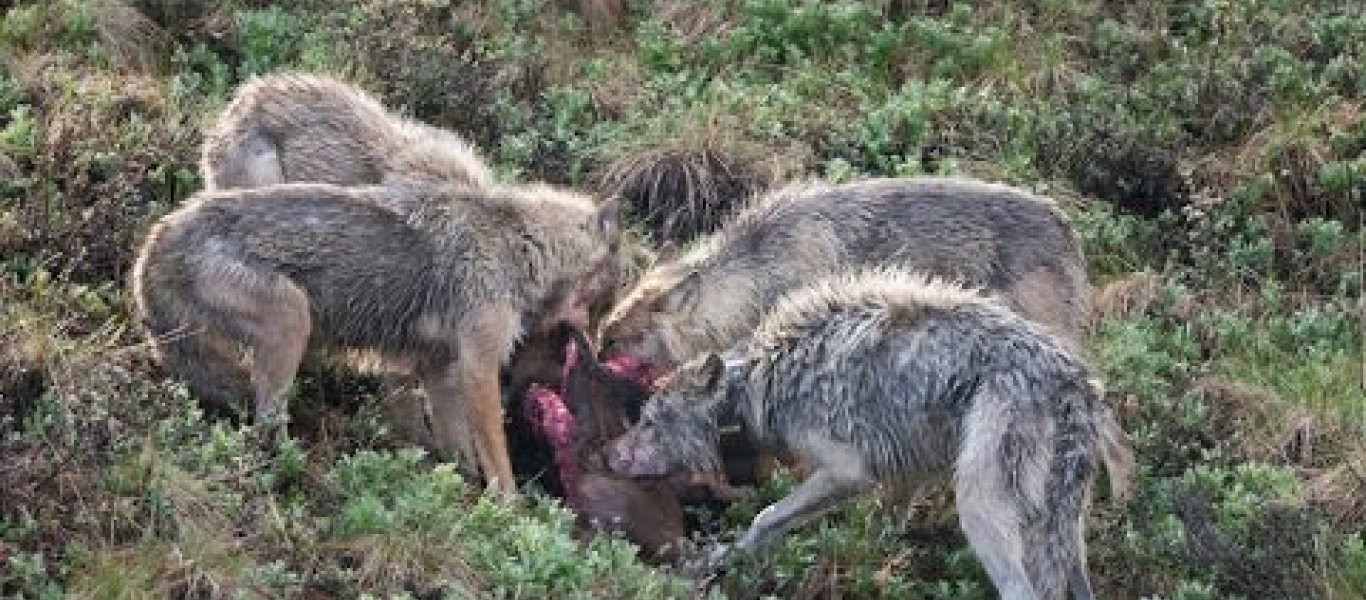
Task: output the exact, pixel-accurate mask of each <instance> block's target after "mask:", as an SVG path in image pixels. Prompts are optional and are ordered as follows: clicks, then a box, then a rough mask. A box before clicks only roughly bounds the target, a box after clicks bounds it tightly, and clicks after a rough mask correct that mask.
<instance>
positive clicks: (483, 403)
mask: <svg viewBox="0 0 1366 600" xmlns="http://www.w3.org/2000/svg"><path fill="white" fill-rule="evenodd" d="M463 325H464V326H463V327H461V329H460V331H459V341H458V342H457V348H456V356H457V357H458V362H457V363H456V364H453V365H449V366H448V367H447V368H446V369H445V370H443V372H442V373H441V376H440V377H437V378H435V381H433V383H434V384H435V387H433V388H429V390H430V391H429V393H428V399H429V401H430V403H431V408H432V420H433V423H432V428H433V430H434V433H435V434H436V436H437V443H438V444H440V445H441V447H442V448H443V449H444V450H445V451H446V452H462V453H465V452H469V449H470V444H471V442H472V445H473V454H474V455H475V456H476V457H477V459H478V464H479V469H480V471H481V472H482V473H483V475H484V478H485V480H486V482H487V483H488V484H490V485H492V486H494V488H495V489H497V490H498V491H499V492H501V493H503V494H505V495H512V494H514V493H516V490H517V488H516V483H515V482H514V481H513V478H512V462H511V460H510V459H509V457H508V448H507V437H506V433H505V432H504V430H503V397H502V393H501V390H500V386H499V384H498V374H499V373H498V372H499V368H500V367H501V366H502V364H503V362H504V361H505V360H506V359H507V357H508V355H510V354H511V353H512V347H513V344H514V343H515V342H516V341H517V335H518V333H519V326H520V318H519V316H518V314H517V312H516V311H514V310H512V309H510V308H508V307H506V306H493V307H488V308H485V309H483V310H481V311H479V312H478V313H477V314H475V315H472V317H471V318H469V319H467V320H466V321H465V323H464V324H463ZM462 407H463V410H462ZM462 428H463V429H462ZM471 434H472V435H471ZM466 455H468V454H466Z"/></svg>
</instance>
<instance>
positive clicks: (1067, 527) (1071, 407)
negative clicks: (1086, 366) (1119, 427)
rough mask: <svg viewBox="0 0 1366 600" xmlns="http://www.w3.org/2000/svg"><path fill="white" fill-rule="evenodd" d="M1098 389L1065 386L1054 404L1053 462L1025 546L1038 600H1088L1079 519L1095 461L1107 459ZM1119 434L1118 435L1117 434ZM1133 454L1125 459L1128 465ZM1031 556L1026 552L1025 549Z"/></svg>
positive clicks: (1105, 417) (1107, 418) (1106, 417)
mask: <svg viewBox="0 0 1366 600" xmlns="http://www.w3.org/2000/svg"><path fill="white" fill-rule="evenodd" d="M1099 392H1100V388H1099V387H1098V386H1097V385H1096V383H1095V382H1094V381H1089V382H1086V383H1084V384H1081V385H1075V386H1068V387H1067V388H1065V389H1063V390H1060V394H1059V397H1058V398H1057V399H1056V402H1057V404H1056V406H1057V407H1059V408H1058V411H1059V412H1058V413H1057V414H1058V416H1057V418H1056V419H1055V421H1054V423H1055V427H1056V430H1055V431H1054V434H1053V462H1052V464H1051V465H1050V466H1049V475H1048V484H1047V486H1045V489H1046V490H1047V491H1046V494H1047V500H1046V507H1047V508H1046V511H1045V517H1044V523H1043V526H1042V527H1041V528H1037V529H1035V530H1034V531H1033V532H1031V534H1032V535H1031V537H1035V538H1036V539H1034V540H1029V541H1027V542H1026V545H1025V547H1026V548H1029V549H1032V551H1033V552H1037V556H1036V557H1034V559H1032V560H1026V563H1025V564H1026V565H1027V566H1028V568H1030V578H1031V580H1033V582H1034V585H1035V588H1036V589H1037V590H1038V592H1039V594H1040V596H1041V597H1042V598H1049V599H1052V598H1060V597H1062V596H1063V590H1064V589H1066V590H1068V591H1070V592H1071V594H1070V595H1071V597H1072V598H1073V600H1091V599H1092V598H1093V597H1094V596H1093V594H1092V592H1091V584H1090V578H1089V577H1088V575H1087V572H1086V541H1085V534H1084V530H1083V524H1082V520H1083V519H1084V518H1085V517H1086V512H1087V506H1088V505H1089V504H1090V496H1091V492H1090V490H1091V482H1092V481H1093V480H1094V479H1095V470H1096V460H1095V458H1096V456H1097V455H1098V454H1099V455H1100V456H1101V457H1102V460H1105V461H1107V468H1109V467H1108V461H1109V460H1110V458H1111V457H1110V456H1109V455H1108V454H1107V453H1106V449H1105V446H1106V442H1107V439H1106V436H1107V435H1108V434H1109V432H1108V431H1107V427H1108V426H1109V425H1110V424H1113V423H1114V419H1113V415H1112V414H1111V413H1110V412H1109V410H1108V409H1106V408H1100V409H1098V410H1093V409H1092V408H1091V407H1103V406H1104V405H1103V404H1102V400H1101V398H1100V397H1099ZM1121 433H1122V432H1121ZM1132 458H1133V457H1132V455H1130V456H1129V459H1130V460H1132ZM1026 552H1030V550H1026Z"/></svg>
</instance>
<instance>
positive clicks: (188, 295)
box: [130, 73, 1134, 600]
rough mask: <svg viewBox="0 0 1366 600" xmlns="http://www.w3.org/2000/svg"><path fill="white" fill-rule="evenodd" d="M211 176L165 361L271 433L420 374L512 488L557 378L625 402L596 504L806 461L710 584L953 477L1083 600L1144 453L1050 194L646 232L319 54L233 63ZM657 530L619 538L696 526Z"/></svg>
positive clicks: (165, 280)
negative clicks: (1115, 508) (377, 375)
mask: <svg viewBox="0 0 1366 600" xmlns="http://www.w3.org/2000/svg"><path fill="white" fill-rule="evenodd" d="M200 169H201V172H202V176H203V180H204V183H205V189H203V190H202V191H200V192H198V193H196V194H195V195H193V196H192V197H191V198H189V199H187V200H186V201H185V202H184V203H183V204H181V205H180V206H179V207H177V208H176V209H175V210H173V211H172V212H170V213H169V214H167V215H165V216H164V217H162V218H161V219H160V220H159V221H158V222H156V223H155V224H154V225H153V226H152V227H151V229H150V231H149V232H148V233H147V235H146V236H145V238H144V239H143V241H142V243H141V247H140V249H139V252H138V254H137V259H136V262H135V264H134V267H133V269H132V272H131V277H130V279H131V281H130V286H131V290H132V294H131V298H132V303H133V310H134V312H135V314H136V315H137V317H138V319H139V322H140V324H141V326H142V327H143V328H144V329H145V331H146V334H147V336H148V338H149V340H150V342H151V344H152V345H153V347H154V348H155V350H156V353H157V355H158V357H159V360H160V362H161V364H162V365H163V366H164V368H165V370H166V371H167V372H168V374H169V375H171V376H173V377H175V378H177V379H179V380H181V381H183V382H184V383H185V384H186V385H187V386H188V388H189V389H190V391H191V393H192V395H193V396H194V397H195V398H196V399H197V400H198V401H199V402H200V403H201V405H203V406H204V407H205V408H206V410H209V411H211V412H214V413H219V414H223V415H226V416H229V417H231V416H233V415H238V416H239V417H240V418H245V419H246V420H249V421H250V422H251V423H252V424H253V425H254V427H255V430H256V431H259V432H263V433H265V438H264V439H265V440H267V443H278V442H279V441H280V440H281V439H282V438H283V437H284V436H285V435H287V429H286V426H287V424H288V421H289V410H288V406H287V399H288V398H289V396H290V395H291V382H293V380H294V379H295V378H296V376H297V375H298V374H299V369H300V366H301V364H303V363H304V362H305V361H312V360H337V359H340V360H345V361H350V362H352V363H356V364H363V365H365V366H366V367H368V368H371V369H375V370H378V371H380V372H382V373H386V374H389V375H387V376H388V377H393V378H394V381H409V380H411V381H412V382H414V383H415V385H416V387H417V388H418V389H420V395H419V396H418V402H419V403H420V410H418V411H416V413H417V414H419V415H420V417H421V420H422V422H423V425H424V426H425V428H426V429H425V430H426V431H427V432H428V434H429V437H428V438H427V439H426V443H429V444H430V445H431V446H433V449H434V450H435V451H436V452H437V453H438V454H439V456H441V457H442V458H443V459H447V460H451V461H454V462H456V463H457V464H459V465H461V466H462V468H464V469H466V470H467V471H468V472H469V473H470V474H472V475H475V476H478V477H480V478H482V480H483V481H484V482H485V484H486V485H487V486H488V487H489V488H490V489H491V490H492V491H493V492H494V493H498V494H502V495H505V496H513V495H515V494H517V491H518V487H517V486H518V483H517V479H516V476H515V474H514V468H513V464H514V462H515V461H516V460H517V458H518V456H517V455H518V454H519V453H521V452H523V447H522V445H521V444H516V443H513V444H510V443H509V437H508V433H507V427H506V425H507V423H508V422H509V421H511V420H516V419H518V418H519V415H518V414H517V411H515V410H511V409H510V408H509V407H508V406H505V403H507V401H508V398H509V397H515V396H516V395H517V394H519V393H523V392H525V391H526V390H527V388H528V387H529V386H530V387H532V388H536V387H537V386H538V385H544V386H558V387H557V388H556V389H558V390H561V391H563V392H564V393H565V394H566V396H568V397H570V398H575V399H577V401H576V402H571V403H570V405H569V409H570V410H569V413H571V414H570V415H569V416H570V417H572V418H574V419H576V420H577V421H578V422H580V423H587V422H602V418H601V417H602V415H603V414H608V413H610V414H611V415H613V416H614V419H615V420H613V421H612V422H613V423H614V424H613V425H612V426H611V427H608V428H606V429H603V428H602V427H599V428H598V429H595V430H594V432H595V433H596V435H587V434H583V433H582V432H583V431H584V429H579V430H576V431H579V432H580V433H579V434H576V435H577V437H576V440H577V441H576V442H575V443H576V444H577V445H578V446H579V448H578V450H579V451H581V452H580V455H579V456H588V455H591V456H592V457H593V459H592V460H586V459H585V460H581V461H579V462H578V463H575V464H577V465H578V466H577V467H575V468H577V469H578V470H579V473H578V476H576V478H575V481H576V484H575V485H577V486H578V487H577V490H578V492H579V493H577V494H576V495H575V497H576V498H577V504H574V505H573V507H574V508H575V510H578V511H580V512H582V513H587V514H597V515H599V516H605V520H610V518H606V517H610V516H611V515H613V514H617V515H619V516H620V515H628V514H630V510H629V509H630V506H629V505H631V504H632V503H636V504H639V505H640V506H644V507H646V509H645V510H642V511H637V512H643V513H647V514H648V515H649V516H650V517H651V518H653V519H655V521H658V519H659V518H660V515H661V514H666V515H673V514H675V513H677V512H678V511H677V509H676V504H677V502H678V498H683V497H685V496H687V495H688V494H687V493H685V492H687V491H688V490H689V489H691V490H693V491H696V490H697V489H703V490H704V491H703V492H701V495H703V496H708V495H709V496H710V497H711V498H712V499H717V498H720V499H723V500H729V499H733V498H735V497H738V496H740V495H742V492H737V491H736V490H737V488H736V487H735V486H732V485H731V484H732V483H734V481H733V480H734V479H736V478H735V477H733V476H728V472H730V471H733V468H731V467H732V463H733V462H734V460H733V459H734V455H735V454H736V453H737V452H740V453H742V454H744V455H746V456H745V457H744V458H746V459H748V460H750V464H764V465H772V464H782V465H784V466H786V467H789V468H791V469H793V470H795V471H796V472H798V473H800V474H801V476H802V478H801V481H800V483H799V484H797V485H796V486H795V488H794V489H793V490H792V491H791V493H789V494H788V495H787V496H786V497H784V498H782V499H781V500H779V501H777V502H775V503H773V504H772V505H770V506H768V507H766V508H764V509H763V510H762V511H760V512H759V513H758V515H757V516H755V517H754V519H753V521H752V523H751V524H750V526H749V527H748V529H747V530H746V531H744V532H743V533H741V534H740V535H739V536H738V537H737V538H736V539H735V541H734V542H733V543H731V544H728V545H725V544H712V545H711V546H710V547H709V548H706V549H705V550H704V551H703V552H702V553H701V557H700V560H699V562H700V563H701V566H702V569H701V570H702V572H703V573H704V574H712V573H716V572H719V571H721V570H723V569H725V568H726V566H727V565H728V564H730V563H731V562H732V561H733V560H734V559H735V557H737V556H739V555H743V554H750V553H756V552H760V551H761V550H762V549H763V548H764V547H765V546H766V545H767V544H770V543H772V542H773V541H774V540H775V539H778V538H779V537H781V536H782V535H783V534H784V533H786V532H788V531H790V530H791V529H793V528H795V527H799V526H801V525H802V524H804V523H807V522H809V521H811V520H812V519H814V518H816V517H818V516H820V515H822V514H825V513H826V512H828V511H830V510H831V509H833V508H835V507H838V506H840V505H841V504H842V503H844V502H846V501H848V500H851V499H853V498H855V497H858V496H861V495H865V494H871V493H881V492H884V491H889V492H892V494H891V495H889V496H888V497H892V498H902V499H913V498H918V497H923V495H924V494H925V493H927V492H930V491H933V490H935V489H947V490H949V491H951V492H952V498H953V505H954V509H955V510H956V512H957V515H958V521H959V525H960V526H961V528H962V532H963V534H964V536H965V537H966V538H967V541H968V543H969V544H970V546H971V548H972V550H973V551H974V552H975V554H976V556H977V557H978V559H979V560H980V561H981V563H982V564H983V566H984V567H985V570H986V573H987V575H988V576H989V578H990V579H991V581H992V583H993V584H994V586H995V588H996V590H997V591H998V593H999V595H1000V597H1001V598H1004V599H1008V600H1025V599H1054V598H1062V597H1067V596H1070V597H1071V598H1075V599H1083V598H1092V597H1093V592H1092V588H1091V584H1090V582H1089V577H1088V575H1087V567H1086V549H1085V534H1084V526H1085V519H1086V515H1087V512H1088V507H1089V505H1090V500H1091V486H1092V483H1093V481H1095V480H1096V479H1097V477H1098V476H1099V475H1100V471H1101V470H1102V468H1103V469H1104V471H1105V473H1106V476H1107V479H1108V481H1109V487H1110V496H1111V499H1112V500H1115V501H1123V499H1124V498H1125V497H1126V495H1127V490H1126V486H1127V482H1128V480H1129V478H1130V477H1131V475H1132V472H1133V470H1134V457H1133V454H1132V451H1131V450H1130V448H1129V444H1128V441H1127V436H1126V435H1125V433H1124V432H1123V431H1122V430H1121V428H1120V425H1119V421H1118V419H1117V418H1116V415H1115V414H1114V412H1113V410H1112V409H1111V408H1110V407H1109V406H1108V405H1107V404H1106V401H1105V398H1104V394H1103V390H1102V384H1101V382H1100V381H1099V378H1098V376H1097V374H1096V372H1095V370H1094V369H1093V368H1092V367H1090V366H1088V364H1087V361H1086V359H1085V357H1084V353H1083V340H1084V336H1085V333H1086V331H1085V329H1086V326H1087V322H1088V314H1087V313H1088V304H1089V302H1088V300H1089V295H1090V289H1091V288H1090V285H1089V283H1088V281H1087V277H1086V271H1085V260H1084V255H1083V251H1082V248H1081V245H1080V243H1079V241H1078V239H1077V236H1076V234H1075V233H1074V232H1073V230H1072V228H1071V226H1070V225H1069V224H1068V220H1067V218H1066V216H1065V215H1064V213H1063V212H1062V211H1061V210H1060V209H1059V207H1058V206H1057V205H1056V204H1055V203H1054V202H1053V201H1051V200H1050V199H1047V198H1044V197H1041V196H1037V195H1035V194H1032V193H1029V192H1026V191H1024V190H1021V189H1017V188H1013V187H1009V186H1005V185H999V184H994V183H987V182H983V181H978V180H974V179H967V178H948V177H929V176H924V177H909V178H875V179H865V180H861V181H854V182H849V183H838V184H836V183H825V182H819V181H801V182H794V183H790V184H786V185H782V186H778V187H776V188H774V189H771V190H769V191H767V192H763V193H760V194H758V195H756V196H755V197H753V198H750V199H747V200H746V204H745V205H744V207H743V208H742V209H740V210H739V211H738V212H737V213H736V214H735V215H734V216H733V217H732V218H730V219H729V221H728V222H726V223H725V224H724V225H722V226H721V227H720V228H719V229H718V230H717V231H716V232H714V233H711V234H708V235H706V236H704V237H703V238H702V239H700V240H697V241H696V242H695V243H692V244H690V245H689V246H688V247H687V248H677V247H674V246H667V247H663V248H659V249H653V248H647V247H646V244H645V242H643V241H641V240H640V239H638V238H637V237H636V236H633V235H631V234H629V233H627V232H626V231H625V229H626V228H624V227H623V223H622V217H621V216H620V214H619V213H621V212H622V209H621V207H620V206H619V202H618V201H617V200H616V199H610V198H608V199H602V198H596V197H594V196H593V195H592V194H591V193H587V192H584V191H578V190H574V189H570V188H568V187H563V186H553V185H547V184H543V183H533V182H522V183H511V182H500V181H498V180H497V178H496V177H495V176H494V175H493V172H492V171H491V170H490V168H489V167H488V166H487V164H486V163H485V161H484V159H483V158H482V157H481V155H480V153H479V151H478V150H477V149H476V148H475V147H474V146H473V145H472V144H470V143H469V142H468V141H466V140H465V139H463V138H462V137H461V136H460V135H459V134H457V133H455V132H451V131H447V130H444V129H441V128H439V127H434V126H431V125H428V124H424V123H420V122H418V121H416V120H413V119H410V118H406V117H403V116H400V115H399V114H397V113H396V112H394V111H392V110H391V109H388V108H386V107H385V106H384V105H382V104H381V103H380V102H379V101H377V100H376V99H375V98H373V97H372V96H370V95H368V94H367V93H366V92H365V91H363V90H362V89H360V88H359V87H357V86H355V85H352V84H349V83H346V82H343V81H340V80H338V79H335V78H332V77H328V76H322V75H315V74H303V73H280V74H273V75H267V76H262V77H258V78H255V79H253V80H251V81H248V82H246V83H244V84H243V85H242V86H241V87H240V88H239V89H238V90H237V91H236V93H235V94H234V96H233V97H232V99H231V100H230V101H229V103H228V104H227V106H226V107H225V108H224V109H223V110H222V111H221V113H220V114H219V115H218V117H217V120H216V122H215V123H214V124H213V125H212V126H211V127H210V128H209V129H208V131H207V132H206V135H205V140H204V143H203V147H202V155H201V164H200ZM641 256H647V257H648V260H647V261H646V262H645V264H644V265H643V267H642V266H641V259H640V257H641ZM565 348H569V349H570V350H571V352H569V353H567V354H566V352H565V351H564V349H565ZM571 363H572V364H571ZM547 365H549V368H547ZM574 365H580V367H575V366H574ZM605 365H610V366H611V367H612V368H611V369H608V368H604V366H605ZM575 368H577V369H579V372H581V373H586V374H585V375H583V376H582V377H580V376H578V375H572V374H571V371H573V369H575ZM582 369H596V370H590V371H583V370H582ZM518 374H520V376H518ZM585 378H587V379H585ZM615 380H620V381H615ZM585 381H587V382H588V383H585ZM595 381H596V382H598V383H599V384H601V383H603V382H604V381H605V382H606V383H607V384H611V385H607V384H602V385H598V384H594V383H593V382H595ZM590 384H592V385H590ZM585 394H586V395H589V396H592V398H591V400H592V402H587V403H585V402H583V401H582V398H583V396H584V395H585ZM552 396H553V395H552ZM552 396H545V398H550V397H552ZM628 396H630V397H628ZM541 406H542V408H545V407H550V406H553V403H549V404H542V405H541ZM604 407H606V408H604ZM588 413H592V414H591V415H589V414H588ZM555 414H557V413H554V411H553V410H550V409H545V410H542V411H541V412H540V413H538V415H539V417H540V418H542V419H543V420H545V422H547V423H551V422H553V421H554V415H555ZM736 440H739V443H738V444H736V443H734V442H735V441H736ZM736 448H740V449H741V450H736ZM585 449H586V450H585ZM768 471H769V469H757V471H756V472H758V473H760V474H759V475H758V476H757V477H758V478H759V479H762V477H763V475H764V474H765V473H767V472H768ZM562 483H563V482H562ZM661 498H662V500H661ZM685 499H686V498H685ZM660 502H664V504H663V505H664V506H669V507H672V508H670V509H669V510H668V511H662V512H661V511H660V510H658V509H657V507H658V506H661V504H660ZM621 505H625V508H623V510H622V511H618V512H614V511H616V510H617V508H618V507H620V506H621ZM650 507H656V508H650ZM625 520H627V521H630V520H631V519H629V518H626V519H625ZM677 521H678V519H677V518H674V519H672V521H671V522H677ZM651 522H652V521H650V520H648V519H647V520H646V521H638V522H636V523H635V524H634V526H632V524H631V523H627V524H626V526H625V527H624V529H625V533H626V535H627V536H628V537H630V538H632V539H636V540H637V541H642V543H644V542H645V541H646V540H651V542H650V545H652V546H654V547H658V546H661V545H667V544H668V543H670V542H673V541H678V540H679V539H680V538H682V537H683V536H684V535H686V532H685V531H683V530H681V528H680V527H678V526H677V525H670V526H667V527H665V526H664V525H659V524H656V525H651V524H650V523H651Z"/></svg>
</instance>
